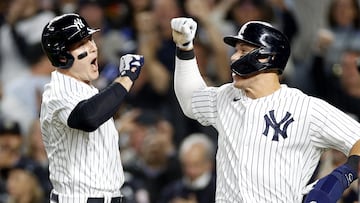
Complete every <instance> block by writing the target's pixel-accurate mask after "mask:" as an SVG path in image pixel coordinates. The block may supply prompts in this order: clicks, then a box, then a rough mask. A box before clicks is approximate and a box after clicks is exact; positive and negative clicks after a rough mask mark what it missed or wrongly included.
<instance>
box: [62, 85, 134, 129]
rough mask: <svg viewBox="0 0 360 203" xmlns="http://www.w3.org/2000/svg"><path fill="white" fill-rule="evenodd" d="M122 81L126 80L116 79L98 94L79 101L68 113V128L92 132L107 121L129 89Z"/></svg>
mask: <svg viewBox="0 0 360 203" xmlns="http://www.w3.org/2000/svg"><path fill="white" fill-rule="evenodd" d="M124 81H127V80H126V79H124V78H122V79H120V78H118V79H116V80H115V82H114V83H113V84H111V85H110V86H108V87H107V88H105V89H104V90H102V91H101V92H99V93H98V94H96V95H94V96H93V97H91V98H89V99H87V100H83V101H81V102H80V103H79V104H78V105H77V106H76V107H75V108H74V109H73V111H72V112H71V113H70V116H69V118H68V121H67V123H68V126H69V127H71V128H75V129H79V130H83V131H86V132H92V131H94V130H96V129H97V128H98V127H99V126H100V125H102V124H103V123H104V122H105V121H107V120H109V119H110V118H111V117H112V116H113V115H114V114H115V113H116V111H117V110H118V109H119V107H120V105H121V103H122V101H123V100H124V98H125V96H126V94H127V92H128V91H129V89H130V87H131V85H130V86H129V84H128V83H127V82H124ZM121 82H122V83H121Z"/></svg>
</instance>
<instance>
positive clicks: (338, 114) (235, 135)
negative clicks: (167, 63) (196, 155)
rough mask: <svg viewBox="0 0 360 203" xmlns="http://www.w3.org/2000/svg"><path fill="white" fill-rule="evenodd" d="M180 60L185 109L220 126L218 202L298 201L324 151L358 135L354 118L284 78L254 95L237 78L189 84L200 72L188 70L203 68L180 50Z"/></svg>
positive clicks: (341, 147) (348, 143)
mask: <svg viewBox="0 0 360 203" xmlns="http://www.w3.org/2000/svg"><path fill="white" fill-rule="evenodd" d="M184 65H186V66H189V65H190V66H192V67H191V68H189V67H184ZM176 68H178V69H181V68H184V69H183V70H175V71H177V72H176V74H175V77H177V78H175V86H176V88H177V97H178V99H179V102H180V104H182V108H186V105H184V103H186V101H184V98H182V95H184V97H185V98H187V97H188V94H189V91H190V92H191V93H192V94H191V95H192V99H191V111H192V112H191V113H187V114H188V115H189V114H190V116H192V117H194V118H195V119H196V120H198V121H199V122H200V123H201V124H203V125H205V126H208V125H212V126H214V127H215V128H216V129H217V131H218V134H219V136H218V151H217V155H216V158H217V164H216V167H217V190H216V202H217V203H233V202H239V203H242V202H246V203H248V202H272V203H280V202H282V203H285V202H286V203H288V202H293V203H295V202H299V203H300V202H302V199H303V195H304V194H303V193H304V191H305V187H306V184H307V183H308V181H309V179H310V178H311V176H312V174H313V172H314V170H315V168H316V166H317V163H318V161H319V159H320V156H321V153H322V152H323V151H324V150H325V149H326V148H334V149H337V150H340V151H342V152H343V153H345V154H346V155H348V153H349V151H350V149H351V147H352V145H353V144H354V143H355V142H356V141H357V140H358V139H359V138H360V136H359V132H360V125H359V123H358V122H357V121H355V120H353V119H352V118H350V117H349V116H348V115H346V114H345V113H343V112H342V111H340V110H338V109H337V108H335V107H333V106H331V105H330V104H328V103H327V102H325V101H323V100H320V99H317V98H314V97H310V96H308V95H305V94H304V93H302V92H301V91H300V90H297V89H293V88H289V87H287V86H286V85H281V88H280V89H279V90H277V91H276V92H274V93H273V94H272V95H269V96H266V97H263V98H259V99H251V98H248V97H247V96H246V95H245V94H244V93H243V92H242V90H240V89H237V88H235V87H234V86H233V84H225V85H222V86H221V87H202V86H201V85H199V86H198V87H194V85H191V84H195V83H194V82H193V80H194V79H195V78H191V81H187V80H186V78H188V76H184V75H187V74H190V73H191V72H192V73H193V74H195V75H198V73H197V71H196V69H197V65H196V62H195V59H192V60H180V59H178V58H177V59H176ZM184 70H185V71H184ZM194 72H195V73H194ZM196 79H197V80H202V79H200V78H199V77H197V78H196ZM181 80H182V81H181ZM189 83H191V84H190V85H189ZM197 83H198V84H200V83H199V82H197ZM189 86H190V87H191V88H189ZM186 88H188V91H186ZM185 111H187V112H189V110H188V109H187V110H185Z"/></svg>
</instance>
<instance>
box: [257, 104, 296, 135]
mask: <svg viewBox="0 0 360 203" xmlns="http://www.w3.org/2000/svg"><path fill="white" fill-rule="evenodd" d="M264 118H265V122H266V126H265V130H264V132H263V135H265V136H267V135H268V133H269V129H270V127H272V128H273V129H274V136H273V138H272V140H273V141H279V134H280V135H281V136H282V137H283V138H284V139H285V138H287V133H286V130H287V128H288V127H289V125H290V124H291V123H292V122H294V118H292V117H291V113H289V112H286V115H285V117H284V118H282V119H281V121H280V122H277V121H276V118H275V115H274V110H271V111H269V115H268V114H266V115H265V116H264ZM283 124H284V125H283ZM281 126H282V129H281Z"/></svg>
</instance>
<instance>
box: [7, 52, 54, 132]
mask: <svg viewBox="0 0 360 203" xmlns="http://www.w3.org/2000/svg"><path fill="white" fill-rule="evenodd" d="M28 69H29V70H30V72H29V73H26V74H23V75H21V76H18V77H17V78H16V79H14V80H13V81H11V82H8V84H7V85H6V89H4V98H3V104H2V105H3V106H2V108H3V111H4V114H5V115H6V116H8V117H9V118H12V119H14V120H17V121H18V122H19V124H20V127H21V131H22V134H23V135H25V136H27V135H28V133H29V128H30V126H31V123H32V122H33V120H34V119H38V118H39V113H40V102H41V94H42V93H43V90H44V85H45V84H46V83H48V82H49V81H50V72H51V71H53V70H54V69H53V68H51V64H50V62H49V60H48V59H47V57H46V55H45V54H44V52H43V50H42V49H41V47H34V48H33V49H32V55H31V57H29V67H28Z"/></svg>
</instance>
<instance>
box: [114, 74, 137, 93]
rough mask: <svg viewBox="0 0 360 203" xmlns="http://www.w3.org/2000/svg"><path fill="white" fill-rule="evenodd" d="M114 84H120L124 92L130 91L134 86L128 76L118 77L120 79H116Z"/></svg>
mask: <svg viewBox="0 0 360 203" xmlns="http://www.w3.org/2000/svg"><path fill="white" fill-rule="evenodd" d="M114 82H117V83H119V84H121V85H122V86H123V87H124V88H125V89H126V91H128V92H129V91H130V89H131V87H132V85H133V84H134V82H133V81H132V80H131V79H130V77H129V76H120V77H117V78H116V79H115V80H114Z"/></svg>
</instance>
